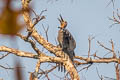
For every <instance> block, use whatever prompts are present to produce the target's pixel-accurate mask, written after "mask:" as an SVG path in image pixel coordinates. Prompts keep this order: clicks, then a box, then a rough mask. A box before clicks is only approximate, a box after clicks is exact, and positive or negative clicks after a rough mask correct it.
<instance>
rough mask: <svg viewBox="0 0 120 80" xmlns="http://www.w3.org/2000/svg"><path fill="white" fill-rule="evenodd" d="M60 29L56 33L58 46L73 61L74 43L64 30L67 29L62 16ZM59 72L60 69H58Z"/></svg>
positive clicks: (68, 33)
mask: <svg viewBox="0 0 120 80" xmlns="http://www.w3.org/2000/svg"><path fill="white" fill-rule="evenodd" d="M58 20H59V21H60V27H59V31H58V37H57V40H58V42H59V46H60V47H61V48H62V50H63V51H64V52H65V53H67V55H68V56H69V58H70V59H71V60H72V61H73V58H74V56H75V53H74V49H75V48H76V42H75V40H74V38H73V36H72V35H71V33H70V32H69V31H68V30H67V29H66V27H67V21H64V20H63V18H62V16H61V15H60V19H59V18H58ZM59 70H60V67H59ZM62 70H63V69H62V64H61V71H62Z"/></svg>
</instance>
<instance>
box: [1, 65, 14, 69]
mask: <svg viewBox="0 0 120 80" xmlns="http://www.w3.org/2000/svg"><path fill="white" fill-rule="evenodd" d="M0 67H1V68H3V69H10V70H13V69H15V68H10V67H5V66H2V65H0Z"/></svg>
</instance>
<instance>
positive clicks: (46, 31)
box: [42, 24, 49, 41]
mask: <svg viewBox="0 0 120 80" xmlns="http://www.w3.org/2000/svg"><path fill="white" fill-rule="evenodd" d="M42 27H43V29H44V31H45V35H46V39H47V41H48V29H49V26H48V27H47V29H45V27H44V25H43V24H42Z"/></svg>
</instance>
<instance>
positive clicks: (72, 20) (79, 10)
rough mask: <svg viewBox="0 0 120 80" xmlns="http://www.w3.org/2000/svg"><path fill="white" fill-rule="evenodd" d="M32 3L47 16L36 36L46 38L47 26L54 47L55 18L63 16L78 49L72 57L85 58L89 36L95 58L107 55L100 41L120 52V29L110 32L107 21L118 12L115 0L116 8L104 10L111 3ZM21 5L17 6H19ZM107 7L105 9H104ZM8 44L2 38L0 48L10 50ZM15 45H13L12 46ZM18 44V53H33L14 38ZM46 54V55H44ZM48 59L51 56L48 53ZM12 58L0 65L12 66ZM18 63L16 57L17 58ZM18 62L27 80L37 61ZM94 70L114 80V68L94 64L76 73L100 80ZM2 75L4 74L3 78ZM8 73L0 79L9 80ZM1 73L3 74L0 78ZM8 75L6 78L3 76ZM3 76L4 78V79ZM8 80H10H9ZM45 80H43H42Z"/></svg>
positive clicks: (86, 79)
mask: <svg viewBox="0 0 120 80" xmlns="http://www.w3.org/2000/svg"><path fill="white" fill-rule="evenodd" d="M48 1H49V0H44V1H43V0H35V1H34V0H33V1H32V3H31V4H32V6H33V9H34V10H35V12H36V13H37V14H39V13H40V12H41V11H42V10H45V9H47V11H46V12H44V14H43V15H45V16H46V19H45V20H43V21H41V22H39V23H38V24H37V25H36V28H37V30H38V32H39V33H40V34H41V35H43V36H44V37H45V33H44V31H43V28H42V24H43V25H44V26H45V27H47V26H48V25H49V31H48V35H49V42H51V43H53V44H55V45H56V42H55V39H56V37H57V31H58V28H57V27H58V26H59V25H60V24H59V21H58V20H57V18H58V17H59V14H61V15H62V16H63V18H64V19H65V20H66V21H67V22H68V26H67V29H68V30H69V31H70V32H71V33H72V35H73V36H74V38H75V40H76V43H77V47H76V49H75V53H76V55H78V56H84V57H86V56H85V55H87V52H88V37H89V36H90V35H92V36H93V37H94V36H95V39H94V40H93V41H92V47H91V54H93V53H94V52H95V51H97V55H99V56H103V55H105V54H106V53H108V51H106V50H104V49H103V48H101V47H100V46H99V45H98V44H97V41H100V42H102V43H104V45H106V46H107V47H109V48H111V45H110V43H109V41H110V40H111V39H112V40H113V41H114V43H115V50H116V52H117V51H118V50H119V48H120V45H119V44H120V37H118V35H119V34H120V28H119V26H120V25H115V26H113V27H112V28H109V26H110V25H111V24H112V21H110V20H109V19H108V17H112V13H113V11H116V9H117V8H120V5H118V3H120V1H119V0H116V2H115V7H114V8H113V6H112V4H110V5H109V6H107V4H108V3H109V2H110V0H73V2H72V0H58V1H54V0H51V1H49V2H48ZM20 5H21V4H20V3H18V5H15V6H20ZM106 6H107V7H106ZM9 41H11V40H10V39H9V40H8V38H3V37H2V40H0V45H7V46H9V47H13V46H11V43H9ZM13 43H14V42H13ZM17 44H18V46H19V49H20V50H25V51H29V52H34V51H33V50H32V48H31V47H30V45H29V44H28V43H25V42H24V41H22V40H20V39H19V38H17ZM38 47H39V48H40V49H42V47H41V46H40V45H39V44H38ZM44 52H46V51H44ZM47 54H48V55H51V54H49V53H47ZM13 57H15V56H14V55H9V56H8V59H9V61H8V59H7V58H5V59H3V60H1V61H0V64H3V65H6V64H9V65H10V66H13V63H14V59H12V58H13ZM16 58H17V59H18V57H16ZM19 59H20V60H21V63H23V67H25V68H24V69H23V70H24V71H25V73H24V75H26V77H25V78H27V79H28V74H27V73H28V71H29V72H33V71H34V69H35V64H36V61H37V60H33V59H27V58H25V59H23V58H19ZM47 66H48V65H46V64H42V68H43V69H44V68H47ZM85 66H86V65H84V66H83V65H81V66H80V67H79V68H78V70H80V69H82V68H83V67H85ZM96 67H97V68H98V71H99V73H100V75H104V76H107V77H111V78H115V68H114V64H113V63H110V64H104V63H103V64H93V65H92V66H91V67H90V68H89V69H88V70H87V71H86V70H83V71H81V72H79V74H80V77H81V80H99V78H98V75H97V71H96ZM3 72H4V74H3ZM11 72H13V71H10V72H9V71H6V70H4V69H2V70H1V71H0V78H4V79H5V80H12V76H11V74H10V73H11ZM1 73H2V74H1ZM53 74H57V75H60V76H63V75H64V73H60V72H58V71H57V69H56V70H55V71H53V72H52V74H50V75H49V77H50V79H51V80H59V79H58V78H56V77H55V76H54V75H53ZM6 75H7V76H6ZM5 76H6V77H5ZM8 78H9V79H8ZM44 80H46V79H44Z"/></svg>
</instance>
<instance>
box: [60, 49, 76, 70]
mask: <svg viewBox="0 0 120 80" xmlns="http://www.w3.org/2000/svg"><path fill="white" fill-rule="evenodd" d="M66 53H67V54H68V56H69V58H70V59H71V61H72V63H73V59H74V56H75V53H74V51H70V52H66ZM73 64H74V63H73ZM58 71H61V72H63V71H64V72H66V70H65V66H64V65H63V64H62V63H60V64H58Z"/></svg>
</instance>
